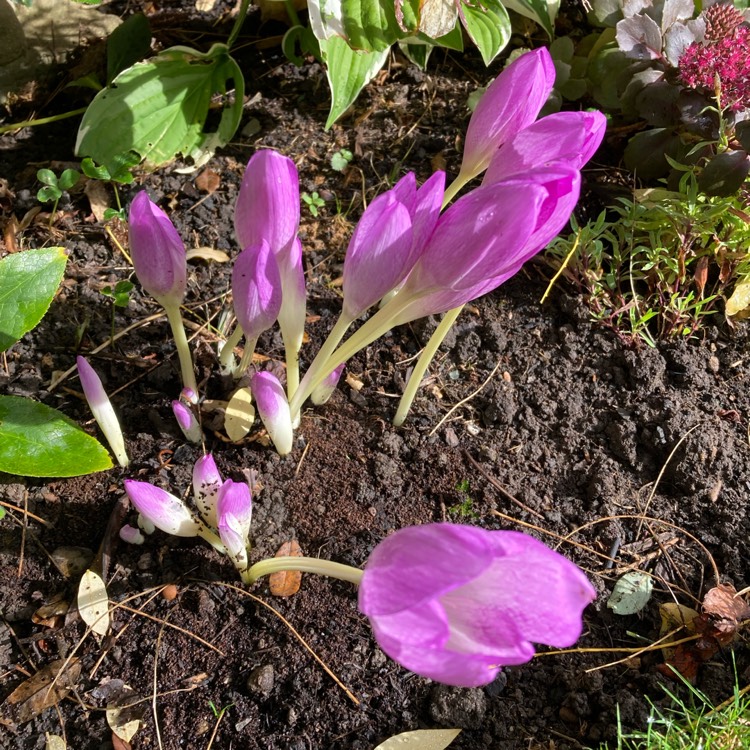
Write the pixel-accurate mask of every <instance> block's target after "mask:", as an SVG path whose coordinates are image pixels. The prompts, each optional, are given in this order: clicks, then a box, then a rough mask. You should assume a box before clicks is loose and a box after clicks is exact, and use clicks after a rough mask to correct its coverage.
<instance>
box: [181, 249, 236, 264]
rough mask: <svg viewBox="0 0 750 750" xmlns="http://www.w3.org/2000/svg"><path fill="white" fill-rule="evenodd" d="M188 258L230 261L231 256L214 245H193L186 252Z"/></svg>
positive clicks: (218, 261) (217, 261)
mask: <svg viewBox="0 0 750 750" xmlns="http://www.w3.org/2000/svg"><path fill="white" fill-rule="evenodd" d="M185 258H186V259H187V260H193V258H199V259H200V260H213V261H214V262H216V263H229V256H228V255H227V254H226V253H225V252H224V251H223V250H217V249H216V248H214V247H193V248H191V249H190V250H188V251H187V253H185Z"/></svg>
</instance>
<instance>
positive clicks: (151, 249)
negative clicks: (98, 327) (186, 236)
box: [128, 191, 187, 307]
mask: <svg viewBox="0 0 750 750" xmlns="http://www.w3.org/2000/svg"><path fill="white" fill-rule="evenodd" d="M128 225H129V235H130V254H131V256H132V258H133V266H134V267H135V273H136V275H137V276H138V280H139V281H140V282H141V285H142V286H143V288H144V289H145V290H146V291H147V292H148V293H149V294H150V295H151V296H152V297H153V298H154V299H155V300H156V301H157V302H158V303H159V304H160V305H162V306H163V307H168V306H175V305H179V304H180V303H181V302H182V299H183V297H184V296H185V289H186V286H187V261H186V260H185V245H184V243H183V242H182V239H181V238H180V235H179V234H178V233H177V230H176V229H175V228H174V225H173V224H172V222H171V221H170V220H169V217H168V216H167V215H166V214H165V213H164V211H162V210H161V209H160V208H159V207H158V206H157V205H156V204H155V203H153V202H152V201H151V199H150V198H149V197H148V195H147V194H146V192H145V191H141V192H140V193H138V195H136V196H135V198H134V199H133V202H132V203H131V204H130V214H129V218H128Z"/></svg>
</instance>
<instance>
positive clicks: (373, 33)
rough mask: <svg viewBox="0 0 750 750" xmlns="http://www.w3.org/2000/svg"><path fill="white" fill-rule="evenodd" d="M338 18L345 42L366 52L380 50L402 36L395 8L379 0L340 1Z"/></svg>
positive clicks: (383, 49)
mask: <svg viewBox="0 0 750 750" xmlns="http://www.w3.org/2000/svg"><path fill="white" fill-rule="evenodd" d="M341 13H342V21H343V22H344V31H345V32H346V36H347V39H348V41H349V44H350V45H351V46H352V47H354V48H355V49H359V50H365V51H367V52H383V51H385V50H387V49H388V48H389V47H390V46H391V44H393V43H394V42H395V41H396V40H397V39H399V38H400V37H403V36H405V34H404V32H402V31H401V29H399V27H398V24H397V23H396V14H395V11H393V10H391V9H389V8H388V4H387V3H383V2H381V0H342V3H341Z"/></svg>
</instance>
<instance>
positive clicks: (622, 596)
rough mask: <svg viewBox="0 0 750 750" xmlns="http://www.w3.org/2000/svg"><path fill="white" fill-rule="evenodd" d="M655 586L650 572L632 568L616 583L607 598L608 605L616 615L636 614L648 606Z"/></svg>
mask: <svg viewBox="0 0 750 750" xmlns="http://www.w3.org/2000/svg"><path fill="white" fill-rule="evenodd" d="M653 588H654V584H653V581H652V580H651V576H650V575H649V574H648V573H644V572H643V571H642V570H631V571H630V572H629V573H625V575H624V576H623V577H622V578H619V579H618V580H617V583H615V587H614V588H613V589H612V594H611V595H610V597H609V599H608V600H607V607H609V609H611V610H612V611H613V612H614V613H615V614H616V615H634V614H635V613H636V612H640V611H641V610H642V609H643V608H644V607H645V606H646V604H647V603H648V600H649V599H650V598H651V591H652V590H653Z"/></svg>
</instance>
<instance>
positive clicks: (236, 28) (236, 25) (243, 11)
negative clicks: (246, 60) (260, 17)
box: [227, 0, 250, 49]
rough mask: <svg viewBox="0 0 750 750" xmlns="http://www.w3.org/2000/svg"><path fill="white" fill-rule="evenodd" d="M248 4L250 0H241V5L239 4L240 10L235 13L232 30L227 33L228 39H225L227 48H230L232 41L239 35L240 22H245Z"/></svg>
mask: <svg viewBox="0 0 750 750" xmlns="http://www.w3.org/2000/svg"><path fill="white" fill-rule="evenodd" d="M249 5H250V0H242V5H240V12H239V13H238V14H237V19H236V20H235V22H234V26H232V31H231V32H230V34H229V39H227V47H229V49H231V48H232V46H233V45H234V43H235V42H236V41H237V37H238V36H239V35H240V31H241V30H242V24H244V23H245V17H246V16H247V8H248V6H249Z"/></svg>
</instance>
